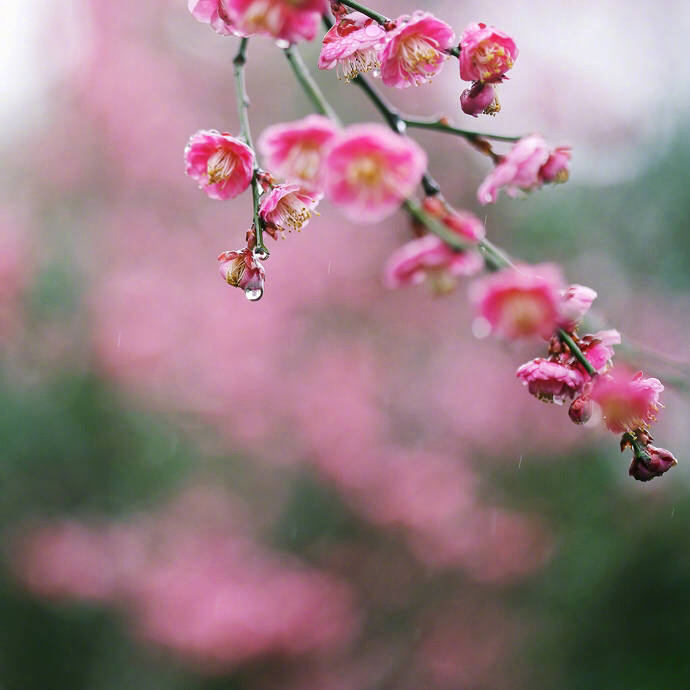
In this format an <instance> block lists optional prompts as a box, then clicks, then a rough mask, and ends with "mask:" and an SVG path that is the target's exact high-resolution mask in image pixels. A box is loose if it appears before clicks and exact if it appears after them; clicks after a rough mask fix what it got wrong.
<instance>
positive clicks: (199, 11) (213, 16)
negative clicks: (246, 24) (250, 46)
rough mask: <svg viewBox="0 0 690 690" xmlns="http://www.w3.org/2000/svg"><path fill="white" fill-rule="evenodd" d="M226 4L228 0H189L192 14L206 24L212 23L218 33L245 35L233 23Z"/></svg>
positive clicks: (188, 3) (223, 34)
mask: <svg viewBox="0 0 690 690" xmlns="http://www.w3.org/2000/svg"><path fill="white" fill-rule="evenodd" d="M225 4H226V0H187V6H188V7H189V11H190V12H191V13H192V16H193V17H194V18H195V19H197V20H198V21H200V22H203V23H204V24H210V25H211V28H212V29H213V30H214V31H215V32H216V33H219V34H221V35H222V36H243V35H244V34H243V33H242V32H240V31H238V30H237V29H236V28H235V27H234V26H233V25H232V22H231V21H230V17H228V13H227V9H226V7H225Z"/></svg>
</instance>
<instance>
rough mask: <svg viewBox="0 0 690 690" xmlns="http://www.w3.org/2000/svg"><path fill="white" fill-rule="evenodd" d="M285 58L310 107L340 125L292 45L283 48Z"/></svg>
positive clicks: (338, 119)
mask: <svg viewBox="0 0 690 690" xmlns="http://www.w3.org/2000/svg"><path fill="white" fill-rule="evenodd" d="M285 57H286V58H287V60H288V62H289V63H290V67H292V71H293V72H294V73H295V77H297V81H298V82H299V83H300V86H301V87H302V89H303V90H304V92H305V93H306V94H307V96H308V97H309V100H310V101H311V102H312V105H313V106H314V107H315V108H316V110H317V111H318V112H319V113H321V114H322V115H325V116H326V117H329V118H330V119H331V120H333V122H335V123H336V124H338V125H340V124H342V123H341V122H340V118H339V117H338V115H337V114H336V112H335V110H333V108H332V107H331V105H330V104H329V102H328V101H327V100H326V97H325V96H324V95H323V93H322V92H321V89H319V87H318V86H317V84H316V82H315V81H314V78H313V77H312V76H311V73H310V72H309V70H308V69H307V66H306V65H305V64H304V60H302V56H301V55H300V54H299V52H298V51H297V48H295V46H293V45H291V46H289V47H287V48H285Z"/></svg>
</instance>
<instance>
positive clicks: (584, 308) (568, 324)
mask: <svg viewBox="0 0 690 690" xmlns="http://www.w3.org/2000/svg"><path fill="white" fill-rule="evenodd" d="M596 298H597V293H596V292H595V291H594V290H592V288H588V287H586V286H584V285H571V286H570V287H569V288H567V289H566V290H564V291H563V297H562V301H561V305H560V313H559V316H558V325H559V326H560V327H561V328H565V329H566V330H568V331H570V330H572V329H574V328H576V327H577V325H578V324H579V323H580V321H582V319H583V318H584V315H585V314H586V313H587V312H588V311H589V308H590V307H591V306H592V302H594V300H595V299H596Z"/></svg>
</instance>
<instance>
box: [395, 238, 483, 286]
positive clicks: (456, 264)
mask: <svg viewBox="0 0 690 690" xmlns="http://www.w3.org/2000/svg"><path fill="white" fill-rule="evenodd" d="M483 265H484V260H483V259H482V257H481V255H480V254H479V252H476V251H462V252H457V251H454V250H453V249H451V248H450V247H449V246H448V245H447V244H446V243H445V242H443V241H442V240H440V239H439V238H438V237H436V235H425V236H424V237H420V238H418V239H416V240H412V241H410V242H408V243H407V244H405V245H403V246H402V247H400V248H399V249H398V250H397V251H396V252H395V253H394V254H393V255H392V256H391V257H390V259H389V260H388V263H387V264H386V268H385V271H384V283H385V284H386V286H387V287H389V288H398V287H401V286H403V285H419V284H420V283H422V282H424V281H425V280H426V281H428V282H429V283H430V285H431V289H432V290H433V292H435V293H436V294H443V293H446V292H450V291H452V290H453V288H454V287H455V285H456V282H457V280H456V278H457V276H463V275H464V276H467V275H474V274H475V273H478V272H479V271H480V270H481V269H482V266H483Z"/></svg>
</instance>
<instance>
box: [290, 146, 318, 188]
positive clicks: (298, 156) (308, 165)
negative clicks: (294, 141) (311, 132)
mask: <svg viewBox="0 0 690 690" xmlns="http://www.w3.org/2000/svg"><path fill="white" fill-rule="evenodd" d="M320 164H321V154H320V149H319V147H318V146H317V145H316V144H312V143H305V144H301V145H298V146H294V147H293V148H292V150H291V151H290V153H289V155H288V157H287V166H286V167H287V168H288V169H289V170H290V171H291V174H292V175H293V176H294V177H299V179H300V180H313V179H314V178H315V177H316V175H317V173H318V172H319V165H320Z"/></svg>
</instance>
